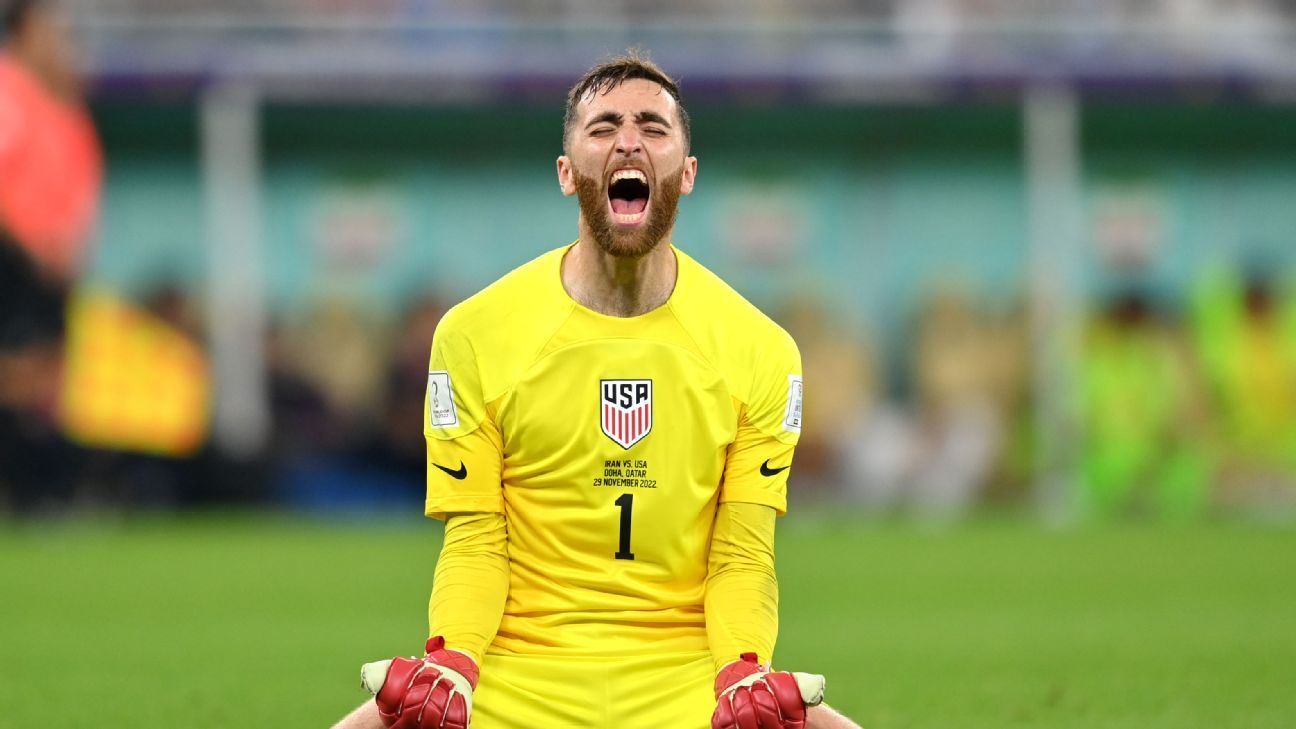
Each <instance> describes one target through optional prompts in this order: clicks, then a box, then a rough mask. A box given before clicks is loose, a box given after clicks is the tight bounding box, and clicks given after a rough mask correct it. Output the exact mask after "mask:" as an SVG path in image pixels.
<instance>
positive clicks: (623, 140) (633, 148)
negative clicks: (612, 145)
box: [616, 124, 643, 157]
mask: <svg viewBox="0 0 1296 729" xmlns="http://www.w3.org/2000/svg"><path fill="white" fill-rule="evenodd" d="M616 142H617V144H616V151H617V154H622V155H625V156H627V157H632V156H634V155H636V154H639V153H641V152H643V138H642V137H640V136H639V130H638V129H636V128H635V126H634V125H633V124H627V125H626V126H624V127H622V128H621V131H620V132H618V133H617V140H616Z"/></svg>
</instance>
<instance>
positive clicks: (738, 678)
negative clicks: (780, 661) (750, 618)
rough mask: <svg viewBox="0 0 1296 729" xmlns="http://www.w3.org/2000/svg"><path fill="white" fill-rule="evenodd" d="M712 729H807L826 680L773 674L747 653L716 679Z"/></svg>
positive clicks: (814, 677) (802, 675) (800, 674)
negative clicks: (810, 709) (809, 711)
mask: <svg viewBox="0 0 1296 729" xmlns="http://www.w3.org/2000/svg"><path fill="white" fill-rule="evenodd" d="M715 692H716V708H715V713H713V714H712V715H711V729H756V728H757V727H759V729H805V722H806V709H807V708H808V707H811V706H818V705H819V704H820V703H822V702H823V693H824V677H823V676H819V675H816V674H813V673H789V672H787V671H770V669H769V666H763V665H761V664H760V662H759V661H758V660H757V658H756V654H755V653H744V654H742V655H741V656H739V659H738V660H736V661H734V662H732V663H728V664H725V667H724V668H722V669H720V673H719V674H717V675H716V680H715Z"/></svg>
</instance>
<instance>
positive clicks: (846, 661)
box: [0, 515, 1296, 729]
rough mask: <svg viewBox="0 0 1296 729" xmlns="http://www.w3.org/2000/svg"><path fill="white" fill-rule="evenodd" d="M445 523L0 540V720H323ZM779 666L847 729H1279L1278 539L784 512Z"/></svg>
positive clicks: (1293, 598)
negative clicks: (823, 694)
mask: <svg viewBox="0 0 1296 729" xmlns="http://www.w3.org/2000/svg"><path fill="white" fill-rule="evenodd" d="M439 535H440V528H439V527H438V526H437V525H436V524H434V523H419V522H415V521H412V520H403V519H397V520H385V521H372V520H371V521H363V522H358V521H321V520H318V519H307V518H302V517H291V516H267V515H231V516H223V517H201V518H193V517H188V518H175V519H162V518H158V519H139V518H134V519H130V520H127V521H124V522H111V521H107V520H103V519H100V520H95V521H90V522H80V521H71V522H67V523H47V522H40V523H12V522H9V523H5V522H0V727H5V728H8V727H15V728H17V727H22V728H24V729H26V728H27V727H69V728H70V727H322V726H327V725H329V724H330V723H331V722H332V721H334V720H335V719H337V718H338V717H340V716H341V715H342V714H343V713H345V712H346V711H348V710H349V709H351V708H353V707H354V706H355V705H356V704H357V703H358V702H359V701H360V700H361V699H362V698H363V694H362V693H361V691H360V688H359V686H358V679H357V674H358V669H359V666H360V664H361V663H362V662H364V661H366V660H372V659H375V658H380V657H385V656H390V655H393V654H396V653H401V654H410V653H413V652H416V651H417V650H418V649H419V647H420V646H419V644H420V642H421V640H420V639H421V637H422V635H423V631H424V629H425V605H426V599H427V591H428V589H429V587H430V584H431V580H432V572H433V563H434V560H435V558H436V554H437V550H438V547H439V545H440V536H439ZM778 539H779V546H778V555H779V577H780V582H781V589H782V595H783V604H782V632H781V635H780V638H779V650H778V654H777V655H776V662H777V664H778V665H779V666H781V667H785V668H791V669H796V670H808V671H817V672H821V673H824V674H826V675H827V676H828V698H829V702H830V703H832V704H834V705H835V706H837V707H838V708H840V709H842V710H843V711H845V712H847V713H848V714H850V715H852V716H853V717H854V718H855V719H856V720H857V721H860V722H861V723H862V724H863V725H864V726H865V727H866V729H918V728H926V727H930V728H933V729H935V728H938V727H939V728H940V729H977V728H980V727H986V728H998V727H1049V728H1058V729H1066V728H1070V727H1075V728H1077V729H1078V728H1080V727H1084V729H1100V728H1103V727H1113V728H1115V727H1121V728H1124V727H1128V728H1130V729H1136V728H1137V729H1156V728H1160V727H1164V728H1166V729H1171V728H1173V729H1185V728H1191V727H1203V728H1205V727H1209V728H1210V729H1227V728H1229V727H1247V728H1250V727H1257V728H1259V727H1275V728H1278V727H1293V726H1296V530H1293V529H1291V528H1272V527H1263V526H1257V525H1251V526H1247V525H1240V524H1213V525H1204V526H1195V527H1175V528H1170V527H1153V526H1126V527H1108V528H1096V527H1089V528H1078V529H1071V530H1060V531H1055V530H1049V529H1046V528H1044V527H1041V526H1038V525H1035V524H1033V523H1027V522H1017V521H979V522H974V523H972V524H970V525H966V526H960V527H955V528H953V529H949V530H943V531H931V530H925V529H921V528H918V527H914V526H904V525H889V524H878V523H868V522H858V521H851V520H847V519H845V518H838V517H834V518H822V517H821V518H813V517H811V518H804V517H803V518H801V519H800V520H796V518H795V517H789V519H788V520H787V521H785V522H784V523H783V525H782V526H781V527H780V533H779V538H778Z"/></svg>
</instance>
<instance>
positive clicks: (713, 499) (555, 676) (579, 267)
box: [340, 54, 854, 729]
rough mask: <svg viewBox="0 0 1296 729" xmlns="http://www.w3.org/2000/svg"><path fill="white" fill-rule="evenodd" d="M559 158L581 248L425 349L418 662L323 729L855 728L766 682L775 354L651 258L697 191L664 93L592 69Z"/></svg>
mask: <svg viewBox="0 0 1296 729" xmlns="http://www.w3.org/2000/svg"><path fill="white" fill-rule="evenodd" d="M563 141H564V145H563V146H564V154H563V155H562V156H561V157H559V158H558V165H557V167H558V169H557V172H558V184H559V187H560V188H561V189H562V192H563V194H565V195H569V196H571V195H574V196H576V198H577V200H578V202H579V205H580V217H579V220H578V228H579V233H580V238H579V239H578V240H577V242H576V243H574V244H572V245H570V246H566V247H564V248H559V249H557V250H553V251H551V252H549V253H546V254H544V255H542V256H540V257H539V258H537V259H535V260H533V261H532V262H530V263H528V264H526V265H524V266H522V267H520V268H518V269H517V270H515V271H513V272H512V273H510V274H508V275H507V276H505V277H504V278H502V279H500V280H499V281H498V282H496V283H495V284H493V285H491V286H489V287H487V288H486V289H485V290H483V291H482V292H480V293H479V294H477V295H475V296H473V297H472V298H470V299H468V300H467V301H465V302H463V303H462V304H460V305H458V306H456V307H455V308H454V309H453V310H451V311H450V312H449V313H448V314H447V315H446V316H445V318H444V319H443V320H442V322H441V324H440V326H439V327H438V329H437V332H436V336H435V338H434V341H433V343H432V355H431V364H430V367H429V370H430V372H429V375H428V394H427V404H426V413H425V418H424V430H425V434H426V436H427V444H428V448H427V452H428V497H427V503H426V509H425V511H426V513H427V515H428V516H431V517H434V518H437V519H443V520H445V522H446V528H445V545H444V547H443V549H442V552H441V557H440V559H439V561H438V562H437V568H436V577H435V582H434V585H433V589H432V598H431V601H430V605H429V620H430V623H431V633H432V635H433V637H432V638H431V639H430V640H428V642H427V645H426V648H425V650H426V655H425V656H424V657H423V658H421V659H417V658H414V659H407V658H396V659H393V660H390V661H379V662H376V663H371V664H368V665H366V666H365V667H364V669H363V671H362V680H363V683H364V685H365V687H367V688H368V689H369V690H370V691H372V692H374V694H375V700H374V701H372V702H367V703H366V704H364V705H362V706H361V707H360V708H359V709H357V710H356V711H355V712H353V713H352V714H351V715H350V716H349V717H347V718H346V719H344V720H343V724H342V725H340V726H348V727H375V728H376V727H380V726H387V727H399V728H400V729H414V728H415V727H428V728H430V727H437V728H441V727H447V728H448V727H467V726H469V725H471V726H472V727H476V728H478V729H492V728H496V727H501V728H513V727H516V728H519V729H521V728H524V727H525V728H528V729H532V728H536V727H541V728H544V729H549V728H556V727H616V728H618V729H635V728H636V727H645V728H647V727H654V728H656V727H670V728H672V729H673V728H675V727H684V728H686V729H687V728H695V727H696V728H700V727H704V726H707V725H708V723H709V724H710V725H711V726H712V727H720V728H723V729H730V728H735V729H736V728H737V727H742V728H743V729H749V728H754V727H761V728H763V729H799V728H800V727H810V728H811V729H830V728H832V727H850V726H854V725H853V724H851V723H850V722H849V721H847V720H846V719H844V718H842V717H841V716H840V715H838V714H836V713H834V712H832V711H831V710H829V709H828V708H827V707H826V706H824V705H823V704H822V703H821V702H822V698H823V688H824V686H823V678H822V677H820V676H815V675H811V674H794V673H788V672H784V671H774V670H773V669H772V668H771V667H770V660H771V656H772V655H773V652H774V641H775V636H776V634H777V632H778V585H777V582H776V580H775V574H774V521H775V516H776V515H777V514H781V513H783V511H784V510H785V508H786V506H787V498H786V492H787V478H788V469H789V468H790V465H791V462H792V451H793V448H794V446H795V445H796V442H797V438H798V437H799V435H800V431H801V362H800V354H799V353H798V351H797V348H796V345H795V343H794V342H793V341H792V339H791V337H789V336H788V335H787V333H786V332H784V331H783V330H782V329H780V328H779V327H778V326H777V325H776V324H774V323H773V322H772V321H770V320H769V319H768V318H766V317H765V316H764V315H762V314H761V313H760V312H759V311H758V310H756V309H755V308H754V307H753V306H752V305H751V304H749V303H747V301H745V300H744V299H743V298H742V297H741V296H739V295H738V294H737V293H735V292H734V291H733V290H732V289H730V288H729V287H728V286H726V285H725V284H724V283H723V282H722V281H720V279H718V278H717V277H716V276H715V275H714V274H712V273H711V272H709V271H707V270H706V269H704V268H703V267H702V266H701V265H699V264H698V263H696V262H695V261H693V259H691V258H689V257H688V256H687V255H685V254H684V253H683V252H681V251H680V250H678V249H676V248H675V247H674V246H673V245H672V235H671V234H672V229H673V228H674V223H675V214H676V206H677V204H678V202H679V198H680V196H681V195H687V194H689V193H690V192H691V191H692V190H693V184H694V179H695V176H696V173H697V159H696V158H694V157H692V156H690V154H689V147H690V138H689V121H688V115H687V113H686V112H685V110H684V107H683V106H682V105H681V104H680V95H679V89H678V87H677V85H676V84H675V82H674V81H673V80H671V79H670V77H668V76H667V75H666V74H665V73H664V72H663V71H662V70H661V69H660V68H659V67H657V66H656V65H655V64H654V63H652V62H651V61H649V60H647V59H646V58H642V57H640V56H638V55H635V54H631V55H627V56H622V57H618V58H615V59H613V60H611V61H609V62H607V63H604V64H602V65H599V66H596V67H595V68H593V69H591V70H590V71H589V73H587V74H586V75H585V77H584V78H582V79H581V80H580V81H579V82H578V83H577V84H576V85H575V87H574V88H573V89H572V90H571V92H570V93H569V95H568V99H567V113H566V118H565V125H564V140H563ZM505 195H506V193H504V192H501V194H500V199H499V205H500V207H501V210H502V211H503V210H506V209H508V206H509V201H508V199H507V197H506V196H505Z"/></svg>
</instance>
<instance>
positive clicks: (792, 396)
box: [783, 375, 802, 433]
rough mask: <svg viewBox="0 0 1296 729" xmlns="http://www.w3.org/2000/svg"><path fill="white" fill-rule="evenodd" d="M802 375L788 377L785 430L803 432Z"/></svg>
mask: <svg viewBox="0 0 1296 729" xmlns="http://www.w3.org/2000/svg"><path fill="white" fill-rule="evenodd" d="M801 388H802V385H801V375H788V396H787V409H786V411H785V412H784V415H783V430H787V431H790V432H793V433H800V432H801Z"/></svg>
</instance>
